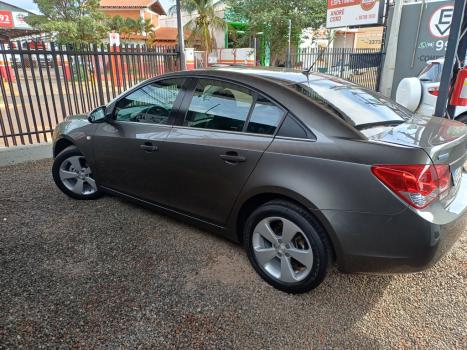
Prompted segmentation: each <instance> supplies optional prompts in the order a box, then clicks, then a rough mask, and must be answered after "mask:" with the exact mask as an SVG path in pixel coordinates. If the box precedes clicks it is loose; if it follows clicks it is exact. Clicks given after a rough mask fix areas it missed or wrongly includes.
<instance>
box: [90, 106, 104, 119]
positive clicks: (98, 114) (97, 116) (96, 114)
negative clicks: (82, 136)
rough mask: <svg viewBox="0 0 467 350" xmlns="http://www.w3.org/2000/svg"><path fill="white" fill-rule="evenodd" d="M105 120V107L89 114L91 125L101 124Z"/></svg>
mask: <svg viewBox="0 0 467 350" xmlns="http://www.w3.org/2000/svg"><path fill="white" fill-rule="evenodd" d="M104 119H105V106H100V107H97V108H96V109H94V110H93V111H92V112H91V113H89V116H88V120H89V122H90V123H99V122H102V121H104Z"/></svg>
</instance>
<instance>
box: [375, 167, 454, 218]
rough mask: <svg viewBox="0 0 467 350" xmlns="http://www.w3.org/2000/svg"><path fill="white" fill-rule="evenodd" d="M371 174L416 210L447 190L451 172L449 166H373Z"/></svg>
mask: <svg viewBox="0 0 467 350" xmlns="http://www.w3.org/2000/svg"><path fill="white" fill-rule="evenodd" d="M371 171H372V173H373V174H374V175H375V176H376V177H377V178H378V179H379V180H380V181H381V182H382V183H384V184H385V185H386V186H387V187H389V188H390V189H391V190H392V191H393V192H394V193H395V194H397V195H398V196H399V197H400V198H402V199H403V200H404V201H405V202H407V203H408V204H410V205H411V206H412V207H414V208H417V209H422V208H425V207H426V206H427V205H429V204H430V203H431V202H433V201H434V200H435V199H437V198H439V196H440V195H441V194H442V193H443V192H445V191H446V190H447V189H449V186H450V184H451V172H450V171H449V166H448V165H445V164H441V165H428V164H415V165H399V164H395V165H393V164H391V165H373V166H372V167H371Z"/></svg>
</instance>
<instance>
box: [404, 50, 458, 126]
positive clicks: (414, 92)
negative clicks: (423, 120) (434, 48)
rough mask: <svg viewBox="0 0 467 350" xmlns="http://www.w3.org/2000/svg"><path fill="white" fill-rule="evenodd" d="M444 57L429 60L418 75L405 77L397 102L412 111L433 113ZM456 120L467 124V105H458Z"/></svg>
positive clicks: (425, 113)
mask: <svg viewBox="0 0 467 350" xmlns="http://www.w3.org/2000/svg"><path fill="white" fill-rule="evenodd" d="M443 64H444V58H440V59H437V60H432V61H427V65H426V67H425V68H423V70H422V71H421V72H420V74H419V75H418V77H412V78H404V79H402V80H401V82H400V83H399V86H398V87H397V91H396V102H398V103H399V104H401V105H403V106H404V107H406V108H407V109H409V110H411V111H412V112H415V113H418V114H424V115H433V113H434V112H435V106H436V99H437V97H438V91H439V82H440V80H441V73H442V72H443ZM454 118H455V119H456V120H459V121H462V122H464V123H466V124H467V107H460V106H458V107H456V111H455V113H454Z"/></svg>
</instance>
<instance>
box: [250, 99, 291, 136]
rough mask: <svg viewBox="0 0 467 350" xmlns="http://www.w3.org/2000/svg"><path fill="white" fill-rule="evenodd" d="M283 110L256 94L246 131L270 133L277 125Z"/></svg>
mask: <svg viewBox="0 0 467 350" xmlns="http://www.w3.org/2000/svg"><path fill="white" fill-rule="evenodd" d="M283 116H284V111H283V110H282V109H281V108H279V107H278V106H276V105H275V104H274V103H272V102H271V101H269V100H268V99H266V98H264V97H262V96H258V98H257V99H256V103H255V108H254V109H253V112H252V113H251V116H250V121H249V122H248V129H247V132H252V133H256V134H266V135H272V134H274V131H275V130H276V127H277V125H279V123H280V121H281V119H282V117H283Z"/></svg>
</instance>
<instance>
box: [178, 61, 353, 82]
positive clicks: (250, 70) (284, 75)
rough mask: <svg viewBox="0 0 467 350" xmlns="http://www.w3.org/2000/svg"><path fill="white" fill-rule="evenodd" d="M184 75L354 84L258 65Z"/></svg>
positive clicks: (194, 71)
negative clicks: (259, 66) (257, 66)
mask: <svg viewBox="0 0 467 350" xmlns="http://www.w3.org/2000/svg"><path fill="white" fill-rule="evenodd" d="M180 73H181V74H182V75H186V74H192V75H208V76H217V77H220V78H227V79H228V78H233V79H240V80H242V79H244V78H245V76H248V77H253V78H259V79H261V80H264V79H267V80H269V81H273V82H276V83H279V84H285V85H291V84H297V83H302V82H307V81H310V82H311V81H313V80H315V79H317V80H320V81H323V80H326V81H328V82H329V83H331V84H332V83H337V84H339V85H341V86H342V85H346V86H354V84H353V83H351V82H348V81H346V80H343V79H340V78H338V77H334V76H329V75H326V74H321V73H317V72H310V73H309V74H308V77H307V75H306V74H305V73H304V72H303V71H300V70H296V69H287V68H264V67H262V68H256V67H233V66H230V67H221V68H218V67H216V68H208V69H195V70H191V71H183V72H180Z"/></svg>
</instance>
